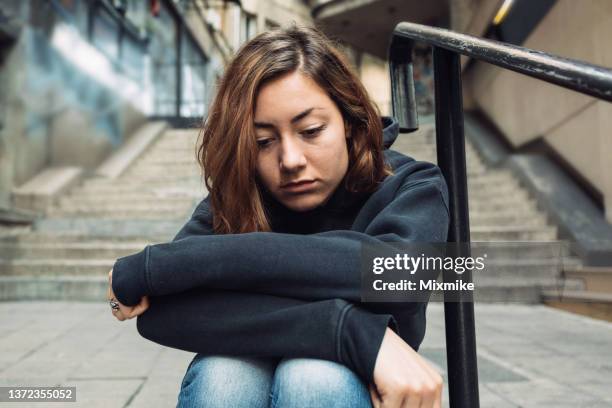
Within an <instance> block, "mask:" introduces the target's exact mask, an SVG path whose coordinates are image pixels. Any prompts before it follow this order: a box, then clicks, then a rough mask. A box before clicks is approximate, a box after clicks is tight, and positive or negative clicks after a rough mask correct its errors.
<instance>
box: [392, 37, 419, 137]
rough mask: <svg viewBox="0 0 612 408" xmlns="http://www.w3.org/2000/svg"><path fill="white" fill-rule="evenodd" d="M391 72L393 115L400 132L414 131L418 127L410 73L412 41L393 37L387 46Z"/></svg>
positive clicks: (412, 78)
mask: <svg viewBox="0 0 612 408" xmlns="http://www.w3.org/2000/svg"><path fill="white" fill-rule="evenodd" d="M389 71H390V74H391V102H392V105H391V106H392V108H393V116H394V117H395V119H397V121H398V122H399V128H400V132H414V131H415V130H417V129H418V128H419V121H418V116H417V109H416V98H415V96H414V75H413V73H412V41H410V40H406V39H403V38H401V39H400V38H397V37H393V39H392V40H391V45H390V47H389Z"/></svg>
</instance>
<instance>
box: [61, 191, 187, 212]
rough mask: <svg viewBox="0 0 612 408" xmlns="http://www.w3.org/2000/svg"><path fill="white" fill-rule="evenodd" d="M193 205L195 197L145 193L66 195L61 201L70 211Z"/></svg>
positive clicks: (63, 207) (63, 206)
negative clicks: (148, 194)
mask: <svg viewBox="0 0 612 408" xmlns="http://www.w3.org/2000/svg"><path fill="white" fill-rule="evenodd" d="M189 205H193V197H185V196H183V197H155V196H147V195H144V194H140V195H137V194H133V195H132V196H131V197H121V196H117V195H115V196H113V197H109V196H107V195H104V196H101V195H98V196H66V197H62V198H61V199H60V202H59V205H58V207H59V209H61V210H67V211H70V210H71V209H73V208H96V209H100V208H118V209H122V208H133V207H135V206H142V207H150V208H151V209H158V208H164V209H165V208H183V207H185V206H189Z"/></svg>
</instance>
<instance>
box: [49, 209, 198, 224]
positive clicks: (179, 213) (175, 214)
mask: <svg viewBox="0 0 612 408" xmlns="http://www.w3.org/2000/svg"><path fill="white" fill-rule="evenodd" d="M191 211H192V210H191V209H183V210H174V209H166V210H156V211H146V212H143V211H141V210H137V209H122V210H120V211H116V210H112V209H79V210H74V209H73V210H70V211H66V210H61V209H53V210H51V211H49V213H48V216H49V217H50V218H51V217H68V216H70V217H89V218H91V217H96V218H100V222H106V221H109V220H129V219H134V220H151V221H154V220H181V219H185V218H186V217H187V216H188V215H190V214H191Z"/></svg>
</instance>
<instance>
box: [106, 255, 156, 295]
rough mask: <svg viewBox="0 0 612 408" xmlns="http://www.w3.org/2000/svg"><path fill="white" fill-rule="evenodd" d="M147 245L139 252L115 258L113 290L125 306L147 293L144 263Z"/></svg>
mask: <svg viewBox="0 0 612 408" xmlns="http://www.w3.org/2000/svg"><path fill="white" fill-rule="evenodd" d="M148 257H149V246H147V247H145V249H143V250H142V251H141V252H138V253H136V254H134V255H129V256H126V257H123V258H119V259H117V261H115V265H114V266H113V280H112V287H113V292H114V293H115V297H116V298H117V300H118V301H119V302H120V303H122V304H124V305H126V306H135V305H137V304H138V303H140V299H141V298H142V297H143V296H146V295H147V294H148V293H149V285H148V284H147V277H146V264H147V259H148Z"/></svg>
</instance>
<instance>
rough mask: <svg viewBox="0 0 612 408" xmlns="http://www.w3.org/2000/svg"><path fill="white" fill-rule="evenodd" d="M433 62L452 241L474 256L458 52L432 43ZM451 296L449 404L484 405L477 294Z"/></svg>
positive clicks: (450, 276)
mask: <svg viewBox="0 0 612 408" xmlns="http://www.w3.org/2000/svg"><path fill="white" fill-rule="evenodd" d="M433 63H434V83H435V109H436V150H437V156H438V166H439V167H440V170H442V174H443V175H444V178H445V180H446V183H447V185H448V192H449V199H450V200H449V201H450V213H451V214H450V215H451V222H450V228H449V231H448V242H456V243H459V244H458V245H457V250H458V251H459V252H460V253H457V254H455V255H456V256H469V255H470V253H469V252H470V250H469V242H470V223H469V213H468V194H467V172H466V164H465V142H464V135H463V103H462V93H461V66H460V63H459V54H456V53H454V52H452V51H448V50H445V49H443V48H439V47H433ZM456 278H457V276H456V274H455V272H454V271H444V281H448V282H455V280H456ZM462 281H463V282H466V283H469V282H471V281H472V276H471V272H470V271H466V272H465V273H464V274H463V275H462ZM452 296H453V297H455V298H454V299H453V300H452V301H446V302H445V303H444V318H445V326H446V353H447V357H446V360H447V372H448V386H449V397H450V406H451V407H452V408H474V407H478V406H479V397H478V366H477V360H476V334H475V327H474V303H473V297H472V294H471V293H469V292H461V293H458V294H457V293H453V294H452ZM457 296H458V297H459V298H458V299H457V298H456V297H457ZM445 297H446V294H445Z"/></svg>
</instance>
